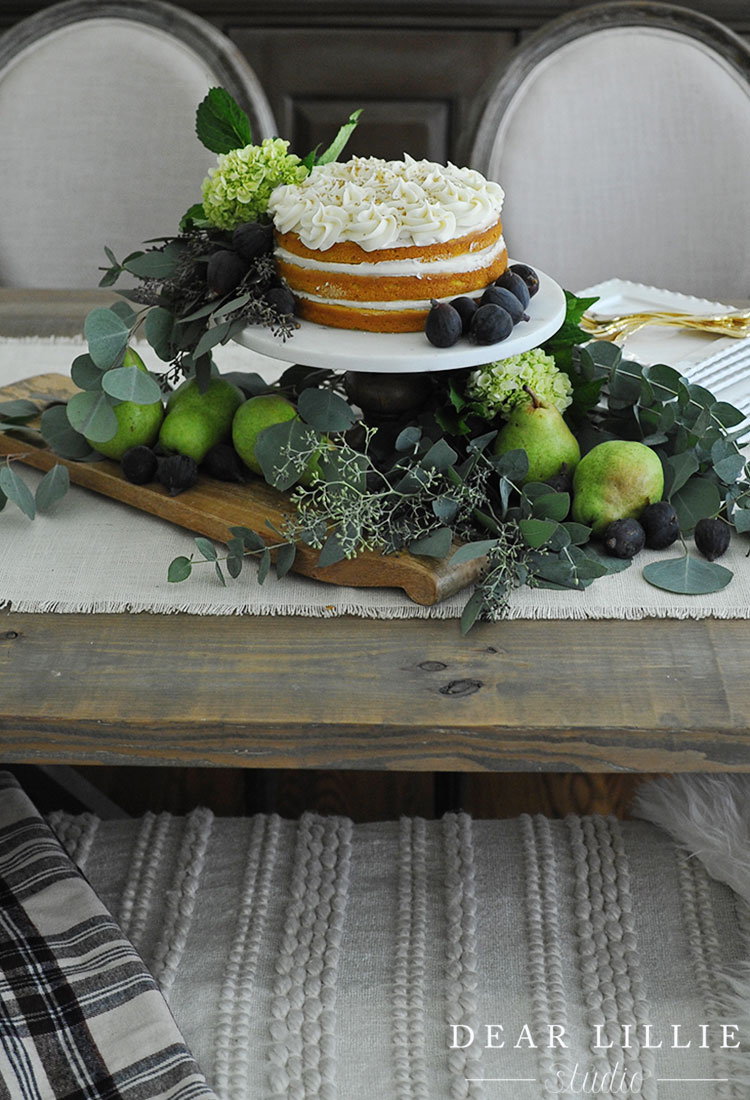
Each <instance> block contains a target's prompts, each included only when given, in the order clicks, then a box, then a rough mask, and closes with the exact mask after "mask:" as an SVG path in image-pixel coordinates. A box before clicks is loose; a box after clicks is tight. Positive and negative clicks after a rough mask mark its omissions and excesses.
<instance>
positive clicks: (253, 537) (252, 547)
mask: <svg viewBox="0 0 750 1100" xmlns="http://www.w3.org/2000/svg"><path fill="white" fill-rule="evenodd" d="M229 533H230V535H234V536H235V538H238V539H241V540H242V544H243V546H244V547H245V549H246V550H249V551H251V552H256V551H258V550H263V549H265V545H266V544H265V542H264V541H263V539H262V538H261V537H260V535H259V534H258V532H257V531H251V530H250V528H249V527H230V528H229Z"/></svg>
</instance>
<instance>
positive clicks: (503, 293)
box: [481, 283, 529, 325]
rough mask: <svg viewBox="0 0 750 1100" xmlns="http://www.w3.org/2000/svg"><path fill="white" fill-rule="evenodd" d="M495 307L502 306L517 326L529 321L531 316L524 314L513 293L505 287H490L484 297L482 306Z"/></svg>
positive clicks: (493, 285)
mask: <svg viewBox="0 0 750 1100" xmlns="http://www.w3.org/2000/svg"><path fill="white" fill-rule="evenodd" d="M490 304H491V305H495V306H502V307H503V309H504V310H507V312H508V313H509V314H510V317H511V320H512V321H513V324H514V325H517V324H518V322H519V321H528V319H529V315H528V313H525V312H524V308H523V306H522V305H521V303H520V302H519V300H518V298H517V297H516V296H515V294H514V293H513V291H511V290H508V289H507V287H504V286H495V284H494V283H493V284H492V286H488V287H487V289H486V290H485V292H484V294H483V295H482V299H481V305H483V306H486V305H490Z"/></svg>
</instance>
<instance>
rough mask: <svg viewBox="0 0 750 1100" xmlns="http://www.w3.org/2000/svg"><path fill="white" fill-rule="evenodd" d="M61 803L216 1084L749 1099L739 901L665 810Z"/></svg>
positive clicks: (86, 863)
mask: <svg viewBox="0 0 750 1100" xmlns="http://www.w3.org/2000/svg"><path fill="white" fill-rule="evenodd" d="M712 798H713V796H710V799H712ZM710 799H709V800H710ZM51 824H52V825H53V827H54V829H55V830H56V832H57V834H58V836H59V837H60V839H61V841H62V844H63V845H64V847H65V848H66V850H67V851H68V852H69V853H70V855H71V857H72V858H73V860H74V861H75V862H76V863H77V864H78V866H79V867H80V868H81V869H82V871H83V872H84V874H85V876H86V877H87V878H88V880H89V882H90V883H91V884H92V886H93V888H94V890H95V891H96V893H97V894H98V896H99V897H100V899H101V900H102V901H103V903H104V905H105V906H106V907H107V908H108V909H109V911H110V912H111V913H112V915H113V916H114V918H115V920H116V921H117V923H118V924H119V926H120V927H121V928H122V930H123V931H124V932H125V934H126V935H127V937H128V938H129V940H130V941H131V942H132V943H133V945H134V946H135V948H136V949H137V951H138V952H139V954H140V955H141V957H142V958H143V959H144V960H145V962H146V963H147V965H148V967H149V969H150V971H151V972H152V974H153V975H154V977H155V978H156V980H157V982H158V985H159V987H160V989H161V991H162V993H163V995H164V997H165V998H166V1000H167V1002H168V1004H169V1006H170V1008H171V1010H172V1012H173V1013H174V1016H175V1019H176V1021H177V1023H178V1025H179V1027H180V1030H181V1032H182V1034H183V1035H184V1036H185V1039H186V1041H187V1045H188V1047H189V1048H190V1050H191V1051H192V1053H193V1055H194V1056H195V1058H196V1059H197V1061H198V1063H199V1064H200V1066H201V1069H202V1070H203V1072H204V1073H205V1075H206V1078H207V1080H208V1082H209V1084H210V1085H211V1087H212V1088H213V1089H214V1090H215V1091H216V1093H217V1095H218V1096H219V1097H221V1098H222V1100H277V1098H278V1100H282V1098H283V1100H313V1098H315V1100H373V1098H377V1100H464V1098H466V1100H551V1098H553V1097H558V1096H566V1095H567V1096H581V1095H584V1096H585V1095H599V1096H607V1097H618V1098H622V1097H636V1096H640V1097H644V1098H646V1100H657V1098H658V1100H673V1098H674V1100H715V1098H716V1100H741V1098H744V1100H747V1097H749V1096H750V1083H748V1082H750V1074H749V1073H748V1057H750V1056H749V1055H747V1054H746V1053H745V1052H746V1051H747V1050H748V1039H749V1038H750V1024H748V1020H747V1018H746V1017H747V1015H748V1012H747V1010H748V989H749V988H750V984H749V983H748V981H747V974H746V972H745V971H744V970H743V967H744V965H745V963H746V960H748V959H750V909H749V908H748V904H747V899H746V898H744V897H743V896H742V888H741V887H740V888H738V889H733V888H731V887H730V886H728V885H726V884H725V882H722V881H717V878H715V877H713V875H712V874H709V871H708V870H707V865H706V862H705V861H704V860H703V859H702V858H699V857H698V856H696V855H694V854H693V853H692V852H690V851H688V850H687V849H686V848H685V847H684V846H682V845H681V844H680V843H675V841H674V840H673V839H671V838H670V836H669V835H668V833H667V832H666V831H665V830H664V829H662V828H659V827H657V826H655V825H653V824H649V823H646V822H643V821H639V822H628V823H623V822H618V821H617V820H615V819H611V818H604V817H596V816H594V817H579V816H571V817H568V818H567V819H565V820H564V821H553V820H549V819H546V818H543V817H530V816H522V817H520V818H517V819H514V820H509V821H477V820H472V819H471V818H470V817H469V816H467V815H465V814H449V815H447V816H446V817H444V818H443V819H442V820H440V821H425V820H422V819H419V818H404V819H402V820H401V821H397V822H389V823H378V824H368V825H355V824H353V823H352V822H351V821H350V820H348V819H345V818H341V817H327V818H326V817H320V816H316V815H313V814H307V815H305V816H303V817H302V818H301V819H300V820H299V821H297V822H290V821H285V820H281V819H280V818H278V817H276V816H269V815H261V816H256V817H251V818H247V819H242V820H239V819H218V818H214V817H213V816H212V814H211V813H210V812H208V811H206V810H201V809H199V810H196V811H195V812H193V813H192V814H190V815H189V816H186V817H181V818H178V817H172V816H170V815H168V814H161V815H158V816H154V815H151V814H147V815H146V816H145V817H143V818H141V819H139V820H137V821H109V822H103V821H100V820H98V819H96V818H94V817H92V816H90V815H83V816H78V817H69V816H66V815H63V814H56V815H54V816H53V818H52V820H51ZM742 858H743V857H742V855H741V856H740V861H741V860H742ZM744 859H745V860H746V862H747V865H748V866H750V847H746V848H745V849H744ZM719 877H721V875H719ZM738 890H739V892H738ZM743 983H744V984H743ZM743 1012H744V1014H745V1016H744V1017H743ZM0 1091H1V1090H0Z"/></svg>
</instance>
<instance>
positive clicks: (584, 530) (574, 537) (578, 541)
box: [562, 520, 591, 546]
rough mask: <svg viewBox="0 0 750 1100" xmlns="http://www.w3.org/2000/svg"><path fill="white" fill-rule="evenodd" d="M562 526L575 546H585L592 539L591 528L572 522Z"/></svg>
mask: <svg viewBox="0 0 750 1100" xmlns="http://www.w3.org/2000/svg"><path fill="white" fill-rule="evenodd" d="M562 526H563V527H564V528H565V530H566V531H567V532H568V534H569V535H570V541H571V543H572V544H573V545H574V546H583V544H584V543H586V542H588V541H589V539H590V538H591V528H590V527H586V525H585V524H583V523H574V522H573V521H572V520H570V521H568V522H566V523H563V525H562Z"/></svg>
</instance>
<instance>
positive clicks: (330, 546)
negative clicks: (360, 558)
mask: <svg viewBox="0 0 750 1100" xmlns="http://www.w3.org/2000/svg"><path fill="white" fill-rule="evenodd" d="M345 557H346V552H345V551H344V550H342V548H341V542H340V539H339V534H338V531H332V532H331V534H330V535H329V536H328V538H327V539H326V541H325V542H324V543H323V547H322V549H321V551H320V554H319V555H318V560H317V562H316V565H317V566H318V567H319V568H320V569H325V567H326V566H327V565H335V564H336V562H339V561H343V560H344V558H345Z"/></svg>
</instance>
